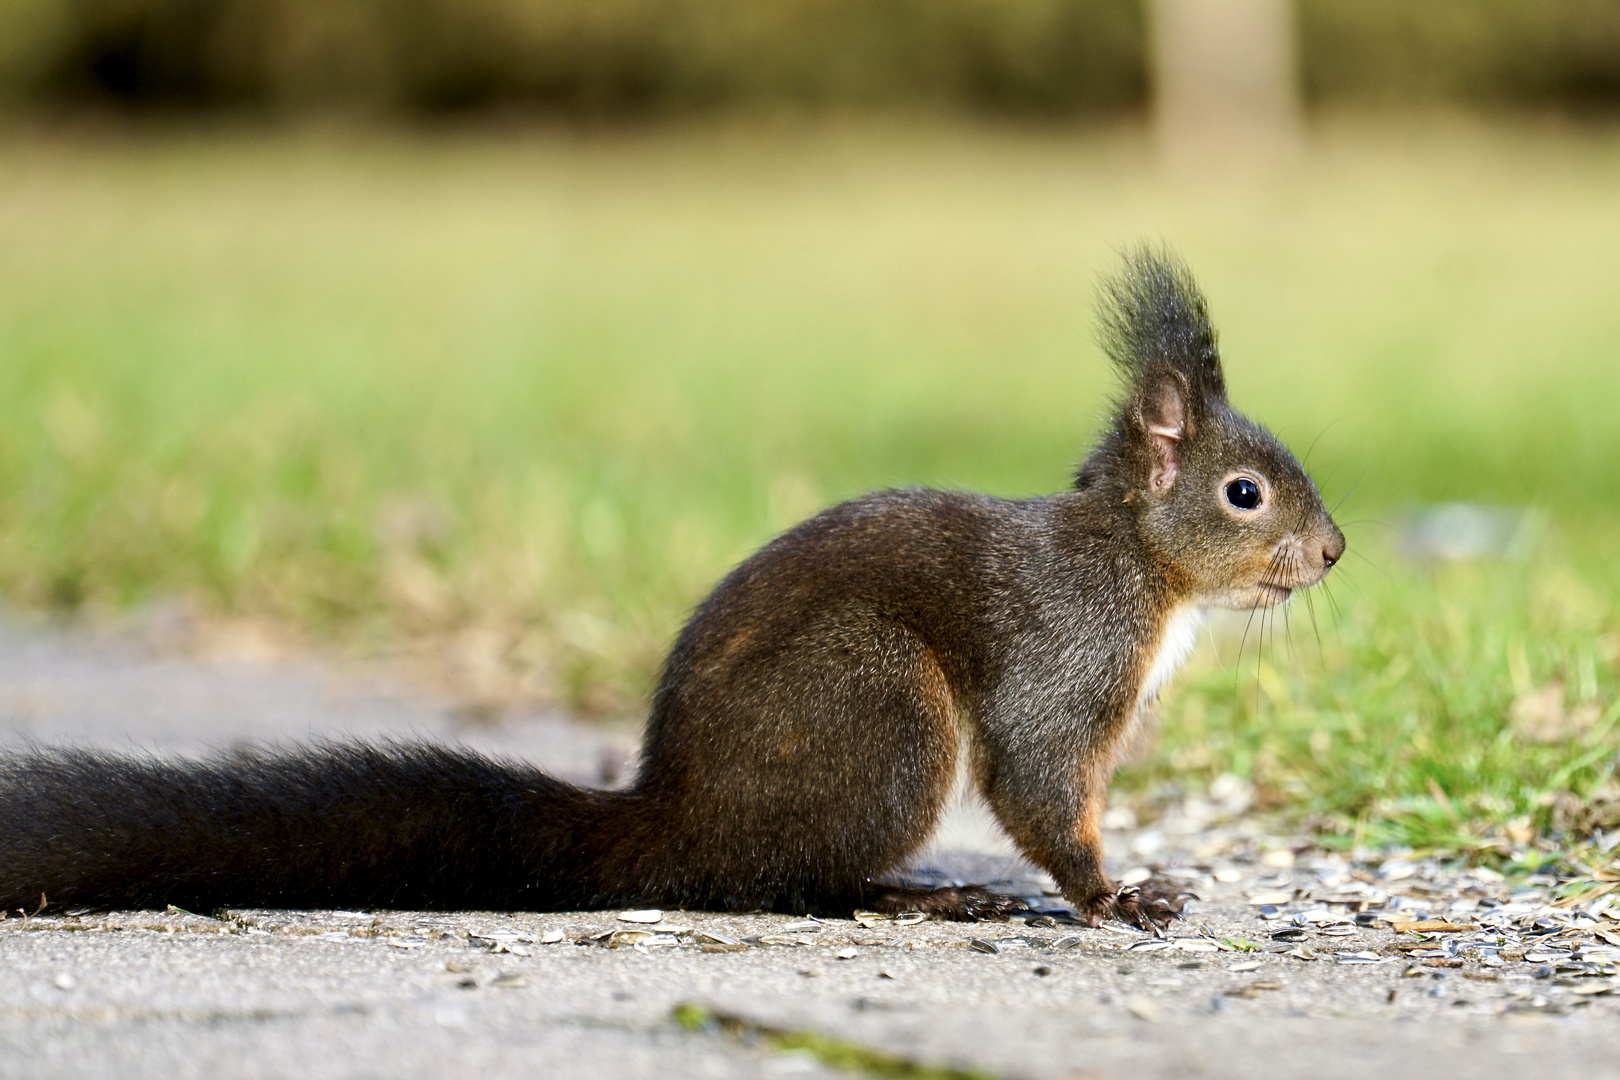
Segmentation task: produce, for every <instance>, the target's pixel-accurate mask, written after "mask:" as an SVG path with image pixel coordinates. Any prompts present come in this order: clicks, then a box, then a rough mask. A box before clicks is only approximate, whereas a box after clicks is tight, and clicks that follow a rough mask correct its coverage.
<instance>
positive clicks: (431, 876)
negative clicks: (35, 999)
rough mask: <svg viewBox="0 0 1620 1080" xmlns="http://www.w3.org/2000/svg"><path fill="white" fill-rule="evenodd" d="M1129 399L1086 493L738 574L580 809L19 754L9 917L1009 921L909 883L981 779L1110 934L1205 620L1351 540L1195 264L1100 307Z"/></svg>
mask: <svg viewBox="0 0 1620 1080" xmlns="http://www.w3.org/2000/svg"><path fill="white" fill-rule="evenodd" d="M1100 300H1101V302H1100V309H1101V316H1100V326H1101V330H1100V339H1101V342H1102V344H1103V346H1104V350H1105V351H1106V352H1107V354H1108V355H1109V357H1110V358H1111V359H1112V361H1113V362H1114V364H1115V365H1116V366H1117V367H1118V369H1119V371H1120V373H1121V375H1122V376H1123V391H1122V394H1121V396H1120V398H1119V400H1118V401H1117V403H1116V407H1115V409H1114V411H1113V415H1112V417H1111V420H1110V422H1109V423H1108V424H1107V426H1106V429H1105V430H1104V432H1103V433H1102V435H1101V437H1100V439H1099V441H1098V442H1097V444H1096V446H1095V447H1094V448H1093V449H1092V450H1091V452H1090V453H1089V455H1088V456H1087V457H1086V458H1085V459H1084V461H1083V462H1082V463H1081V464H1080V466H1079V468H1078V471H1077V472H1076V474H1075V477H1074V483H1073V487H1072V488H1071V489H1070V490H1067V491H1064V492H1061V493H1059V494H1055V495H1049V496H1044V497H1037V498H1027V499H1016V500H1009V499H1000V498H993V497H989V496H985V495H977V494H969V493H963V492H955V491H936V490H893V491H884V492H879V493H876V494H870V495H866V496H863V497H860V498H856V499H853V500H851V501H849V502H845V503H842V504H840V505H837V506H834V507H832V508H831V509H828V510H826V511H824V512H822V513H820V514H818V515H816V516H815V517H813V518H811V519H810V520H808V521H806V522H804V523H802V524H800V525H798V526H797V527H795V528H792V529H789V530H788V531H787V532H785V533H783V534H782V535H781V536H778V537H777V538H776V539H775V540H773V541H771V542H770V543H768V544H767V545H766V546H765V547H764V548H763V549H762V550H760V551H759V552H758V553H757V554H755V555H753V556H752V557H750V558H748V559H747V560H746V561H744V562H743V563H741V564H740V565H738V566H737V567H736V568H735V569H734V570H732V571H731V572H730V573H729V574H728V575H727V576H726V577H725V578H724V580H722V581H721V582H720V584H719V585H718V586H717V587H716V588H715V590H714V591H713V592H712V593H711V594H710V595H709V596H708V598H707V599H705V600H704V601H703V602H702V603H701V604H700V605H699V606H698V607H697V609H696V611H695V613H694V614H693V615H692V616H691V619H690V621H688V622H687V623H686V625H685V628H684V629H683V630H682V631H681V633H680V635H679V637H678V639H677V640H676V642H675V645H674V648H673V650H672V651H671V653H670V655H669V657H668V659H667V661H666V663H665V665H664V668H663V672H662V676H661V679H660V681H659V682H658V684H657V688H656V691H655V693H654V695H653V699H652V705H651V712H650V716H649V719H648V721H647V727H646V733H645V738H644V742H643V745H642V749H641V755H640V767H639V771H638V774H637V777H636V779H635V781H634V783H633V785H631V786H630V787H629V788H627V789H622V790H589V789H585V788H581V787H576V786H574V785H571V784H567V783H564V782H562V781H560V780H557V779H555V778H553V777H550V776H548V775H546V774H545V773H543V772H541V771H540V770H538V769H536V768H533V767H531V766H529V765H525V764H522V763H518V762H513V761H505V760H497V759H493V758H489V757H485V756H482V755H479V754H475V753H470V752H465V751H461V750H455V749H450V748H445V747H441V746H435V745H431V744H421V743H384V744H363V743H362V744H343V743H337V744H332V743H317V744H313V745H308V746H304V747H302V748H292V749H282V750H276V749H263V748H258V749H249V750H245V751H236V752H232V753H225V754H220V755H218V756H214V757H212V758H209V759H205V760H200V761H193V760H183V759H174V758H163V757H158V756H150V755H129V754H124V755H120V754H111V753H104V752H99V751H91V750H84V749H48V748H37V747H36V748H30V749H28V750H25V751H23V752H21V753H17V754H13V755H12V756H11V757H10V758H9V759H8V760H5V761H3V762H0V908H4V909H16V908H25V909H28V910H33V909H35V908H36V907H38V908H41V909H45V908H51V909H60V908H73V907H83V908H95V909H127V908H150V907H159V908H161V907H163V906H165V905H169V904H173V905H175V906H177V907H180V908H184V909H188V910H197V911H208V910H215V909H218V908H222V907H227V908H229V907H234V908H242V907H258V908H321V907H347V908H395V909H484V910H529V911H564V910H586V909H594V908H606V907H669V908H693V909H710V910H732V911H741V910H755V909H765V910H776V911H790V912H794V913H807V912H808V913H820V914H829V915H844V916H847V915H848V913H849V912H850V911H851V910H853V909H858V908H862V907H865V908H872V909H874V910H878V911H886V912H891V913H893V912H900V911H922V912H924V913H926V914H928V915H931V916H933V917H937V918H954V919H965V920H972V919H1001V920H1005V918H1006V917H1007V915H1008V914H1009V913H1010V912H1011V911H1013V910H1016V909H1017V907H1018V906H1019V902H1018V901H1017V900H1016V899H1014V898H1011V897H1007V896H1002V895H999V894H997V893H994V892H992V891H990V890H989V889H988V888H986V887H983V886H958V887H954V888H943V889H931V890H930V889H919V888H907V887H905V886H903V885H899V884H894V883H892V881H891V879H890V878H889V877H888V875H892V874H895V873H896V872H898V871H900V870H902V869H903V868H904V867H905V866H906V865H907V860H908V858H910V857H911V856H913V855H914V854H915V853H916V852H917V851H918V850H919V848H920V847H921V846H922V845H923V844H924V843H925V842H926V840H927V839H928V837H929V835H930V832H931V831H932V829H933V827H934V826H935V824H936V823H937V822H938V820H939V818H940V816H941V812H942V810H943V809H944V808H945V805H946V803H947V799H948V797H949V795H950V794H951V792H952V789H953V787H954V786H955V782H956V779H957V774H958V766H959V761H960V762H961V763H962V764H963V765H965V767H966V770H967V773H968V775H969V776H970V778H971V780H972V781H973V782H974V783H975V784H976V785H977V787H978V789H979V790H980V791H981V792H982V794H983V795H984V797H985V799H986V801H987V802H988V804H989V807H990V808H991V810H992V811H993V813H994V814H995V816H996V818H997V819H998V820H999V822H1000V823H1001V825H1002V826H1003V827H1004V828H1005V829H1006V831H1007V833H1008V834H1009V836H1010V837H1011V838H1012V840H1013V841H1014V842H1015V843H1016V845H1017V846H1018V848H1019V849H1020V850H1021V851H1022V852H1023V854H1024V855H1025V856H1027V857H1028V858H1029V860H1030V861H1031V862H1032V863H1034V864H1035V865H1036V866H1038V867H1040V868H1041V869H1042V870H1044V871H1046V872H1047V873H1048V874H1050V875H1051V877H1052V878H1053V880H1054V881H1055V883H1056V884H1057V886H1058V888H1059V889H1060V890H1061V891H1062V894H1063V896H1064V898H1065V899H1066V900H1067V902H1068V903H1069V904H1070V905H1072V906H1073V908H1074V910H1075V911H1076V913H1077V914H1078V915H1079V916H1080V917H1081V918H1082V919H1084V920H1087V921H1089V922H1090V923H1091V925H1094V926H1095V925H1098V924H1099V923H1100V922H1101V921H1102V920H1103V919H1105V918H1117V919H1121V920H1124V921H1128V922H1132V923H1135V924H1137V925H1140V926H1143V927H1144V928H1147V929H1157V928H1159V927H1162V926H1163V925H1164V924H1165V923H1166V922H1167V921H1168V920H1169V919H1171V918H1173V917H1176V916H1177V915H1178V914H1179V912H1180V908H1179V906H1178V900H1177V898H1175V897H1173V896H1171V895H1169V894H1153V893H1151V892H1142V891H1140V890H1138V889H1131V888H1120V887H1119V886H1117V885H1116V884H1115V883H1114V882H1112V881H1111V880H1110V879H1109V878H1108V876H1107V874H1106V873H1105V872H1104V868H1103V851H1102V837H1101V831H1100V829H1101V816H1102V812H1103V809H1104V807H1105V804H1106V798H1107V791H1108V785H1109V781H1110V779H1111V777H1112V772H1113V768H1114V765H1115V761H1116V755H1117V754H1118V753H1119V752H1120V749H1121V747H1122V745H1124V744H1125V743H1126V742H1127V740H1128V737H1129V735H1130V733H1131V732H1132V729H1133V727H1134V726H1135V725H1136V724H1137V723H1138V721H1139V718H1140V717H1141V716H1142V714H1143V713H1144V711H1146V710H1148V709H1149V708H1151V706H1152V704H1153V702H1154V700H1155V697H1156V695H1157V693H1158V691H1159V688H1160V687H1161V686H1162V685H1163V683H1164V682H1165V680H1166V679H1167V678H1168V677H1169V676H1170V675H1171V673H1172V672H1173V670H1174V669H1175V667H1176V666H1177V664H1178V663H1179V662H1180V661H1181V660H1182V659H1183V657H1184V656H1185V654H1186V653H1187V652H1188V650H1189V649H1190V647H1191V645H1192V643H1193V640H1194V635H1195V633H1196V630H1197V627H1198V625H1199V622H1200V619H1201V617H1202V615H1203V613H1204V611H1205V609H1207V608H1211V607H1227V608H1239V609H1251V608H1262V607H1269V606H1273V605H1277V604H1281V603H1283V602H1284V601H1286V600H1287V599H1288V598H1289V595H1290V593H1291V592H1292V591H1293V590H1295V589H1299V588H1305V587H1309V586H1311V585H1313V584H1315V583H1317V582H1319V581H1320V580H1322V578H1323V577H1324V576H1325V575H1326V574H1327V572H1328V570H1329V569H1330V568H1331V567H1332V566H1333V565H1334V564H1335V563H1336V562H1338V561H1339V559H1340V558H1341V557H1342V555H1343V554H1344V550H1345V541H1344V536H1343V534H1342V533H1341V532H1340V531H1339V529H1338V527H1337V526H1336V525H1335V524H1334V522H1333V519H1332V517H1331V515H1330V514H1329V512H1328V511H1327V509H1326V508H1325V507H1324V506H1323V503H1322V499H1321V496H1320V494H1319V493H1318V491H1317V489H1316V486H1315V485H1314V484H1313V483H1312V481H1311V479H1310V478H1309V477H1308V476H1307V475H1306V473H1305V471H1304V469H1303V468H1302V467H1301V466H1300V464H1299V463H1298V461H1296V460H1295V458H1294V456H1293V455H1292V454H1291V453H1289V451H1288V450H1287V449H1286V448H1285V447H1284V446H1283V444H1282V443H1281V442H1280V441H1279V440H1278V439H1277V438H1276V437H1274V436H1273V435H1271V434H1270V433H1269V432H1267V431H1266V430H1265V429H1264V428H1262V427H1261V426H1259V425H1258V424H1256V423H1255V422H1253V421H1251V420H1249V419H1248V418H1246V417H1244V416H1243V415H1241V414H1240V413H1238V412H1237V411H1235V410H1234V409H1233V408H1232V406H1231V405H1229V404H1228V402H1227V396H1226V385H1225V380H1224V377H1223V375H1222V371H1221V364H1220V359H1219V355H1218V353H1217V350H1216V339H1215V332H1214V329H1213V328H1212V326H1211V324H1210V320H1209V316H1208V312H1207V307H1206V303H1205V300H1204V298H1203V296H1202V295H1201V293H1200V292H1199V290H1198V288H1197V286H1196V284H1195V283H1194V281H1193V279H1192V276H1191V274H1190V272H1189V271H1188V270H1187V268H1186V266H1185V265H1184V264H1183V263H1182V262H1180V261H1179V259H1177V258H1176V257H1175V256H1173V255H1171V254H1170V253H1168V252H1167V251H1162V250H1157V249H1152V248H1138V249H1134V250H1132V251H1129V252H1127V253H1126V254H1125V256H1124V266H1123V269H1122V270H1121V271H1120V272H1119V273H1118V274H1117V275H1116V276H1114V277H1112V278H1109V279H1107V280H1105V281H1104V282H1103V284H1102V286H1101V288H1100Z"/></svg>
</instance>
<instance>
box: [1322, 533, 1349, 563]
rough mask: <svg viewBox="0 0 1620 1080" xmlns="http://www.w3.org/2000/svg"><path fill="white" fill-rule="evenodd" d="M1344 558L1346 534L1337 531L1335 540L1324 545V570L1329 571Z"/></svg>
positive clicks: (1334, 535) (1334, 534)
mask: <svg viewBox="0 0 1620 1080" xmlns="http://www.w3.org/2000/svg"><path fill="white" fill-rule="evenodd" d="M1342 558H1344V534H1343V533H1341V532H1339V531H1338V530H1337V529H1335V530H1334V532H1333V538H1332V539H1331V540H1329V541H1328V542H1327V543H1325V544H1323V545H1322V569H1323V570H1327V569H1329V568H1330V567H1332V565H1333V564H1334V563H1336V562H1338V561H1339V560H1340V559H1342Z"/></svg>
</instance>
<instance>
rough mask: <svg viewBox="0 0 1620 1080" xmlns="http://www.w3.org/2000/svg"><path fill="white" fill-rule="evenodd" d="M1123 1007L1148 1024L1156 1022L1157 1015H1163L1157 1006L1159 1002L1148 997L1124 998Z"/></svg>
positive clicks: (1162, 1011) (1157, 1019)
mask: <svg viewBox="0 0 1620 1080" xmlns="http://www.w3.org/2000/svg"><path fill="white" fill-rule="evenodd" d="M1125 1008H1126V1009H1128V1010H1129V1011H1130V1014H1131V1015H1132V1016H1134V1017H1136V1018H1137V1019H1138V1020H1142V1021H1145V1022H1147V1023H1149V1024H1156V1023H1158V1021H1159V1017H1161V1016H1163V1015H1164V1010H1163V1009H1161V1008H1160V1007H1159V1003H1158V1002H1157V1001H1154V1000H1153V999H1152V998H1150V997H1129V998H1126V999H1125Z"/></svg>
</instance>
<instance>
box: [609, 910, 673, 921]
mask: <svg viewBox="0 0 1620 1080" xmlns="http://www.w3.org/2000/svg"><path fill="white" fill-rule="evenodd" d="M618 920H619V921H620V922H628V923H648V924H652V923H661V922H663V921H664V913H663V912H662V911H659V910H658V909H657V908H644V909H642V910H640V911H621V912H619V914H618Z"/></svg>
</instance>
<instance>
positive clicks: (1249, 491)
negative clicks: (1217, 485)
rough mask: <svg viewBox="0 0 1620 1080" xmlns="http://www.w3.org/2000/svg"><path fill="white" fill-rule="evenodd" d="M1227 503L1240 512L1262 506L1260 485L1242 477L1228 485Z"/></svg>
mask: <svg viewBox="0 0 1620 1080" xmlns="http://www.w3.org/2000/svg"><path fill="white" fill-rule="evenodd" d="M1226 501H1227V502H1229V503H1231V504H1232V505H1233V506H1235V507H1237V508H1238V509H1239V510H1253V509H1254V508H1255V507H1257V506H1259V505H1260V485H1259V484H1257V483H1255V482H1254V481H1253V480H1250V479H1249V478H1248V477H1247V476H1240V477H1238V478H1237V479H1236V480H1233V481H1232V482H1231V483H1230V484H1227V485H1226Z"/></svg>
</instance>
